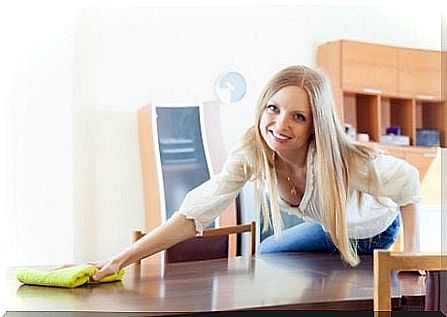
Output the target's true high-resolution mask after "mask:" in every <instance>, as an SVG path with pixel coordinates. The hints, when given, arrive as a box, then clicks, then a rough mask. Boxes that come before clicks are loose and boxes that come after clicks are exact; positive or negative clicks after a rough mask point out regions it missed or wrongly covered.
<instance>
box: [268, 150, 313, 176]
mask: <svg viewBox="0 0 447 317" xmlns="http://www.w3.org/2000/svg"><path fill="white" fill-rule="evenodd" d="M308 151H309V144H307V145H306V146H304V147H302V148H300V149H299V150H297V151H295V152H289V153H276V158H275V160H276V164H277V167H279V168H282V169H288V170H292V171H297V170H300V169H303V168H305V167H306V161H307V153H308ZM278 165H279V166H278Z"/></svg>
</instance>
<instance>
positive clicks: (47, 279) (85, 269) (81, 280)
mask: <svg viewBox="0 0 447 317" xmlns="http://www.w3.org/2000/svg"><path fill="white" fill-rule="evenodd" d="M97 271H98V268H97V267H96V266H94V265H87V264H84V265H77V266H72V267H66V268H62V269H58V270H54V271H49V272H44V271H39V270H36V269H32V268H27V269H23V270H21V271H20V272H19V273H17V279H18V280H19V281H20V282H22V283H24V284H31V285H41V286H57V287H69V288H74V287H78V286H81V285H83V284H85V283H103V282H114V281H120V280H122V278H123V276H124V272H125V271H124V269H121V270H120V271H119V272H117V273H115V274H112V275H109V276H106V277H104V278H103V279H101V280H100V281H97V282H96V281H90V277H91V276H92V275H93V274H95V273H96V272H97Z"/></svg>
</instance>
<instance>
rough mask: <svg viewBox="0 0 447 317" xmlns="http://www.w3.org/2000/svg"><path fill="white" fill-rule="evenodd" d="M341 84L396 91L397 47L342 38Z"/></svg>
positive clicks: (361, 88)
mask: <svg viewBox="0 0 447 317" xmlns="http://www.w3.org/2000/svg"><path fill="white" fill-rule="evenodd" d="M341 62H342V88H343V89H344V90H356V91H357V90H360V91H363V92H371V93H379V94H380V93H382V94H386V95H396V94H397V90H398V89H397V80H398V74H397V73H398V70H397V48H395V47H389V46H385V45H377V44H370V43H363V42H351V41H342V61H341Z"/></svg>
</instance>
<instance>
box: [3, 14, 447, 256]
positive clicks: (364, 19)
mask: <svg viewBox="0 0 447 317" xmlns="http://www.w3.org/2000/svg"><path fill="white" fill-rule="evenodd" d="M56 12H57V11H56ZM66 17H67V19H68V21H70V24H69V25H68V26H66V25H64V26H63V27H62V26H61V28H60V29H59V32H55V31H54V28H51V30H52V31H51V32H49V31H48V30H45V31H46V32H48V33H45V36H42V35H41V36H40V37H38V38H39V39H40V40H41V41H40V42H39V41H35V40H33V41H32V43H34V44H33V45H34V46H33V47H35V46H37V47H38V49H35V48H32V49H31V48H28V47H27V48H25V49H24V52H25V53H26V58H25V59H24V60H25V62H22V63H21V66H19V67H17V68H15V75H14V76H15V78H16V79H15V80H12V79H11V80H10V81H9V86H10V87H9V90H8V101H7V105H8V109H9V110H8V113H7V115H8V118H10V119H11V121H10V124H9V125H8V127H7V135H6V138H5V140H6V141H7V157H6V161H7V163H8V164H7V172H6V175H7V178H6V181H7V184H8V185H7V187H8V188H7V191H6V197H7V204H5V206H6V208H5V209H6V215H7V219H8V222H7V223H8V231H7V241H9V244H10V245H11V246H14V247H13V248H11V250H10V251H11V252H10V257H9V258H8V264H16V265H25V264H39V263H60V262H70V261H75V262H79V261H87V260H98V259H102V258H106V257H109V256H111V255H113V254H114V253H116V252H118V251H119V250H121V249H122V248H123V247H125V246H127V245H129V243H130V231H131V230H133V229H136V228H139V227H141V226H142V225H143V219H144V218H143V217H144V215H143V201H142V188H141V187H142V185H141V177H140V166H139V152H138V151H139V150H138V144H137V130H136V117H135V111H136V110H137V109H138V108H139V107H141V106H143V105H145V104H147V103H148V102H154V103H157V102H163V103H164V102H184V101H202V100H210V99H214V95H213V90H212V86H213V82H214V80H215V78H216V77H217V75H218V74H219V72H221V71H222V70H225V69H235V70H238V71H241V72H242V73H243V74H244V75H245V76H246V78H247V81H248V92H247V96H246V98H245V99H244V100H243V101H241V102H240V103H238V104H233V105H230V106H225V107H222V109H221V113H222V125H223V132H224V135H225V139H224V140H223V142H224V145H225V147H226V149H227V150H229V149H230V148H231V146H232V144H233V143H234V141H235V140H236V138H237V137H238V135H239V134H240V133H241V132H242V131H244V129H246V128H247V127H248V126H249V124H250V122H251V112H252V109H253V107H254V105H255V102H256V99H257V94H258V93H259V92H260V90H261V89H262V87H263V85H264V84H265V83H266V81H267V80H268V78H269V76H271V75H272V74H273V73H274V72H275V71H277V70H279V69H280V68H282V67H284V66H286V65H291V64H306V65H310V66H314V65H315V55H316V47H317V46H318V45H319V44H321V43H323V42H325V41H330V40H336V39H340V38H346V39H353V40H362V41H369V42H377V43H383V44H389V45H398V46H408V47H417V48H427V49H440V45H441V40H440V39H441V28H440V14H439V12H438V11H437V10H435V9H427V8H425V9H422V8H417V9H411V8H410V9H407V10H403V9H401V8H393V7H330V6H323V7H312V6H305V7H302V6H301V7H300V6H262V7H261V6H260V7H255V6H245V7H243V6H235V7H189V8H186V7H184V8H177V7H170V8H157V7H153V8H108V9H106V8H90V9H85V8H84V9H79V8H75V9H73V11H70V12H69V13H67V15H66ZM33 21H35V22H36V23H37V21H36V19H35V20H33ZM64 21H65V22H64V23H66V20H64ZM11 23H14V22H11ZM25 33H26V32H25ZM54 33H56V34H54ZM30 41H31V39H30ZM229 122H231V125H230V124H228V123H229Z"/></svg>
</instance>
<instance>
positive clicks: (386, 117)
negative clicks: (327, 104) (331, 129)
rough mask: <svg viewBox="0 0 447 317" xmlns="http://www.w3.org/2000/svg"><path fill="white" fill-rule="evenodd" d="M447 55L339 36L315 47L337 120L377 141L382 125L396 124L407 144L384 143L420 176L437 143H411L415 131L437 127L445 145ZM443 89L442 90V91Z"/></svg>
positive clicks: (433, 155)
mask: <svg viewBox="0 0 447 317" xmlns="http://www.w3.org/2000/svg"><path fill="white" fill-rule="evenodd" d="M446 56H447V55H446V53H444V52H443V53H441V52H440V51H430V50H421V49H412V48H403V47H394V46H387V45H380V44H373V43H365V42H357V41H349V40H339V41H334V42H328V43H325V44H323V45H321V46H319V48H318V56H317V63H318V65H319V67H321V68H322V69H324V70H325V71H326V72H327V74H328V76H329V77H330V80H331V83H332V89H333V93H334V99H335V104H336V106H337V111H338V114H339V116H340V118H341V120H342V121H343V122H345V123H349V124H351V125H353V126H354V127H355V128H356V131H357V132H358V133H367V134H368V135H369V137H370V140H371V141H373V142H379V141H380V137H381V135H383V134H385V132H386V128H387V127H390V126H399V127H400V129H401V133H402V134H403V135H407V136H409V138H410V145H411V146H410V147H408V146H395V145H394V146H392V145H385V146H384V148H385V149H386V150H388V151H389V152H391V153H392V154H394V155H396V156H398V157H401V158H403V159H405V160H408V161H409V162H410V163H411V164H413V165H414V166H416V167H417V168H418V169H419V172H420V175H421V179H423V177H424V176H425V175H426V173H427V170H428V168H429V166H430V165H431V164H432V162H433V160H434V158H435V157H436V155H437V151H438V148H436V147H417V148H416V147H414V145H415V144H416V130H417V129H419V128H424V129H438V130H439V131H440V142H441V146H442V147H446V146H447V103H446V100H447V96H446V95H445V89H444V90H442V89H441V74H443V77H444V76H446V75H447V72H446V69H445V68H444V69H442V68H441V58H445V57H446ZM441 92H443V93H441Z"/></svg>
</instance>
